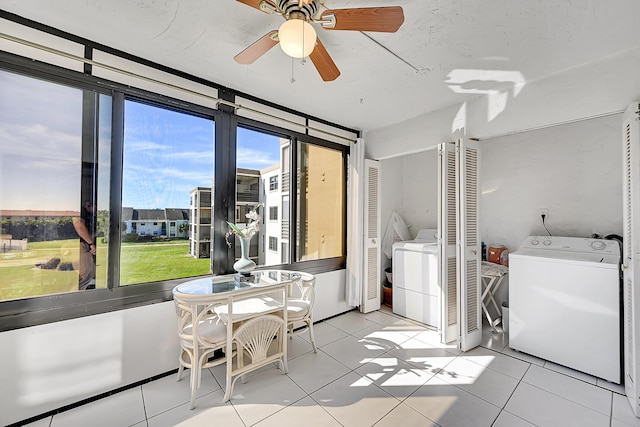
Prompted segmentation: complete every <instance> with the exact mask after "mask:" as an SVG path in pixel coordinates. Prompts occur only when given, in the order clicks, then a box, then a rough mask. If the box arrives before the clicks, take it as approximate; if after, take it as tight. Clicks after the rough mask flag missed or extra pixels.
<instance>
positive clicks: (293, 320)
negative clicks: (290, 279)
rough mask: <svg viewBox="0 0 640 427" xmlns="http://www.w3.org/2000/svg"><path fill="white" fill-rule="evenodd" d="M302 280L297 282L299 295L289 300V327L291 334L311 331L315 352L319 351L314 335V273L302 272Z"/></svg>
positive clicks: (291, 335) (310, 336) (310, 335)
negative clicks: (297, 327) (301, 325)
mask: <svg viewBox="0 0 640 427" xmlns="http://www.w3.org/2000/svg"><path fill="white" fill-rule="evenodd" d="M299 274H300V280H298V282H297V283H296V284H297V286H298V289H299V293H300V296H299V297H290V298H289V299H288V300H287V322H288V324H287V329H288V330H289V336H290V337H291V338H293V335H294V334H299V333H303V332H306V331H309V338H310V340H311V345H312V346H313V352H314V353H317V352H318V349H317V348H316V339H315V336H314V335H313V305H314V303H315V283H316V278H315V276H314V275H313V274H309V273H303V272H300V273H299ZM300 322H302V323H304V326H303V327H302V328H300V329H295V330H294V326H295V325H296V324H297V323H300Z"/></svg>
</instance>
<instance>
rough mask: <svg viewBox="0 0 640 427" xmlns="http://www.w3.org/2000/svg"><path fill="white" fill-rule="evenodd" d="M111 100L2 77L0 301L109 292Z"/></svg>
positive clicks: (18, 77) (23, 78) (8, 75)
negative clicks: (89, 290) (49, 295)
mask: <svg viewBox="0 0 640 427" xmlns="http://www.w3.org/2000/svg"><path fill="white" fill-rule="evenodd" d="M110 119H111V97H110V96H107V95H100V94H98V93H96V92H94V91H90V90H81V89H78V88H73V87H69V86H65V85H61V84H56V83H51V82H48V81H44V80H39V79H36V78H32V77H26V76H22V75H18V74H13V73H9V72H6V71H1V70H0V221H1V230H0V251H1V252H0V300H11V299H18V298H28V297H33V296H38V295H48V294H57V293H65V292H77V291H84V290H87V289H94V288H96V287H97V288H104V287H106V285H107V268H106V266H107V264H108V258H107V254H108V251H107V250H106V248H107V246H106V244H107V242H106V239H105V236H107V235H108V234H109V195H110V188H109V181H110V173H109V170H110V132H111V123H110Z"/></svg>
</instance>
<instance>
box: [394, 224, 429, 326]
mask: <svg viewBox="0 0 640 427" xmlns="http://www.w3.org/2000/svg"><path fill="white" fill-rule="evenodd" d="M437 233H438V230H436V229H423V230H420V231H419V232H418V235H417V236H416V239H415V240H407V241H403V242H396V243H394V244H393V258H392V267H393V303H392V306H393V312H394V313H396V314H399V315H401V316H404V317H407V318H409V319H413V320H417V321H419V322H422V323H425V324H427V325H431V326H434V327H438V325H439V322H440V288H439V286H438V264H439V262H438V243H437V242H438V239H437Z"/></svg>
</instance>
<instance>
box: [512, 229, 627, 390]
mask: <svg viewBox="0 0 640 427" xmlns="http://www.w3.org/2000/svg"><path fill="white" fill-rule="evenodd" d="M619 262H620V247H619V245H618V242H617V241H610V240H601V239H588V238H575V237H549V236H531V237H528V238H527V240H526V241H525V242H524V243H523V244H522V246H520V248H519V249H518V250H517V251H516V252H514V253H512V254H510V255H509V347H511V348H513V349H515V350H519V351H523V352H525V353H529V354H532V355H535V356H539V357H541V358H543V359H546V360H550V361H552V362H555V363H558V364H560V365H564V366H568V367H570V368H573V369H576V370H578V371H582V372H585V373H588V374H591V375H593V376H596V377H598V378H603V379H605V380H607V381H611V382H614V383H617V384H619V383H620V382H621V365H620V275H619Z"/></svg>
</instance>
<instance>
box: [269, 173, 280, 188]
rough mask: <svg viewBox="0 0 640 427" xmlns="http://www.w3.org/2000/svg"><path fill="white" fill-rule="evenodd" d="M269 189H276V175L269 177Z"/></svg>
mask: <svg viewBox="0 0 640 427" xmlns="http://www.w3.org/2000/svg"><path fill="white" fill-rule="evenodd" d="M269 191H278V175H273V176H270V177H269Z"/></svg>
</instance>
